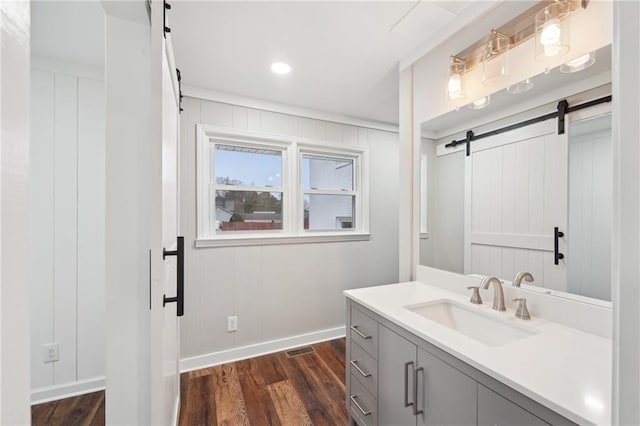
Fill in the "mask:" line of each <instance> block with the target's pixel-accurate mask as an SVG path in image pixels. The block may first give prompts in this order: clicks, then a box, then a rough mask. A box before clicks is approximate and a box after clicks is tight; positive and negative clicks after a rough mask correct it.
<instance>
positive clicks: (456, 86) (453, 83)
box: [447, 56, 466, 100]
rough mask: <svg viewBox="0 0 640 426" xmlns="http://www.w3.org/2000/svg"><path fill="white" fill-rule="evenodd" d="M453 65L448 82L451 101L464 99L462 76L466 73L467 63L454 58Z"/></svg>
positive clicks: (450, 68)
mask: <svg viewBox="0 0 640 426" xmlns="http://www.w3.org/2000/svg"><path fill="white" fill-rule="evenodd" d="M451 59H452V63H451V66H450V67H449V79H448V81H447V94H448V95H449V99H451V100H455V99H461V98H464V97H465V95H464V88H463V85H462V75H463V74H464V73H465V71H466V62H465V60H464V59H461V58H458V57H457V56H452V57H451Z"/></svg>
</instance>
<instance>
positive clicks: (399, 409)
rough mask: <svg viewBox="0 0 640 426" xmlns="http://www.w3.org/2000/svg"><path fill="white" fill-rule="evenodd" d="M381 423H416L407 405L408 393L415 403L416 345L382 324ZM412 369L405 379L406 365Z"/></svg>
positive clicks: (408, 425)
mask: <svg viewBox="0 0 640 426" xmlns="http://www.w3.org/2000/svg"><path fill="white" fill-rule="evenodd" d="M378 338H379V340H378V424H380V425H385V426H389V425H393V426H415V425H416V416H414V415H413V411H412V407H410V406H409V407H405V395H406V396H407V399H408V401H409V402H412V399H411V398H412V392H411V390H412V389H413V387H412V386H413V369H414V368H415V362H416V345H414V344H413V343H411V342H409V341H408V340H406V339H404V338H403V337H401V336H399V335H398V334H396V333H394V332H393V331H391V330H389V329H388V328H386V327H383V326H382V325H380V326H379V329H378ZM406 363H412V364H410V365H408V366H407V367H406V369H407V371H408V377H407V380H405V365H406Z"/></svg>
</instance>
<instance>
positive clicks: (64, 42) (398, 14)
mask: <svg viewBox="0 0 640 426" xmlns="http://www.w3.org/2000/svg"><path fill="white" fill-rule="evenodd" d="M473 1H474V0H449V1H432V0H412V1H282V2H276V1H255V2H245V1H189V0H173V1H170V3H171V5H172V9H171V10H170V11H169V15H168V16H169V25H170V27H171V29H172V31H171V35H172V40H173V46H174V50H175V57H176V64H177V66H178V67H179V68H180V70H181V71H182V76H183V84H184V85H189V86H195V87H201V88H207V89H212V90H215V91H219V92H225V93H230V94H236V95H241V96H245V97H250V98H256V99H262V100H266V101H271V102H277V103H283V104H288V105H294V106H300V107H305V108H311V109H315V110H320V111H327V112H331V113H338V114H344V115H348V116H353V117H359V118H365V119H370V120H376V121H381V122H387V123H397V122H398V71H397V70H398V65H397V64H398V61H399V60H400V59H401V58H402V57H404V56H406V55H407V54H409V53H410V52H411V51H413V50H415V49H416V48H417V47H418V46H419V45H421V44H423V43H424V42H425V41H426V40H428V39H429V38H434V37H435V36H437V33H438V32H439V31H440V30H442V29H443V28H444V27H445V26H446V25H449V24H450V23H451V22H453V21H454V20H455V19H456V17H457V16H458V15H460V14H461V13H463V12H464V11H465V10H466V9H467V8H468V7H469V5H471V3H472V2H473ZM31 10H32V12H31V13H32V53H33V55H35V56H40V57H46V58H54V59H57V60H61V61H67V62H72V63H79V64H83V65H92V66H96V67H103V66H104V10H103V8H102V5H101V2H100V1H99V0H85V1H55V0H40V1H34V2H33V3H32V8H31ZM275 61H284V62H287V63H289V64H290V65H291V67H292V71H291V73H290V74H289V75H286V76H277V75H274V74H273V73H271V71H270V69H269V67H270V65H271V63H272V62H275Z"/></svg>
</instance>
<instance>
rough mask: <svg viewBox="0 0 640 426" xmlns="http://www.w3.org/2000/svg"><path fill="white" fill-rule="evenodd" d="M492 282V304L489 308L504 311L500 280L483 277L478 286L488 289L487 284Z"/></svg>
mask: <svg viewBox="0 0 640 426" xmlns="http://www.w3.org/2000/svg"><path fill="white" fill-rule="evenodd" d="M491 283H493V306H492V307H491V309H495V310H496V311H506V310H507V308H505V307H504V292H503V291H502V281H500V280H499V279H498V278H496V277H485V278H484V279H483V280H482V282H481V283H480V287H482V288H483V289H485V290H486V289H488V288H489V284H491Z"/></svg>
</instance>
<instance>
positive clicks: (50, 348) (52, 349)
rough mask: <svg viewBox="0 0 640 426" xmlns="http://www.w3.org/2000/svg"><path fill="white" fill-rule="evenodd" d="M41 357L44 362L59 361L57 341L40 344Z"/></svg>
mask: <svg viewBox="0 0 640 426" xmlns="http://www.w3.org/2000/svg"><path fill="white" fill-rule="evenodd" d="M42 349H43V351H42V358H43V361H44V362H45V363H47V362H55V361H60V348H59V347H58V344H57V343H47V344H44V345H42Z"/></svg>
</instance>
